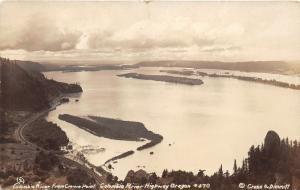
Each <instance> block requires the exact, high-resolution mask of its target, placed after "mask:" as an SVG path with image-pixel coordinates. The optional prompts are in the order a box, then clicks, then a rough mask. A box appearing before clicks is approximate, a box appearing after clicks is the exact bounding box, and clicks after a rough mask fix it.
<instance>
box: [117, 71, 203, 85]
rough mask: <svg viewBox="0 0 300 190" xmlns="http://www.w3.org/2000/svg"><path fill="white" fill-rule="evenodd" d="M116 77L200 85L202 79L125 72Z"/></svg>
mask: <svg viewBox="0 0 300 190" xmlns="http://www.w3.org/2000/svg"><path fill="white" fill-rule="evenodd" d="M117 76H118V77H125V78H134V79H141V80H153V81H161V82H168V83H178V84H185V85H202V84H203V81H202V80H200V79H191V78H186V77H174V76H168V75H144V74H139V73H126V74H121V75H117Z"/></svg>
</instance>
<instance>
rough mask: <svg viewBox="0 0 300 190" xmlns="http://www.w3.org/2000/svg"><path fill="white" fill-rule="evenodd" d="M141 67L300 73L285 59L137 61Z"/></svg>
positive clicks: (297, 68) (299, 69) (295, 66)
mask: <svg viewBox="0 0 300 190" xmlns="http://www.w3.org/2000/svg"><path fill="white" fill-rule="evenodd" d="M136 66H140V67H189V68H195V69H224V70H236V71H244V72H264V73H279V74H300V67H299V66H297V65H296V64H292V63H287V62H283V61H248V62H221V61H144V62H140V63H137V64H136Z"/></svg>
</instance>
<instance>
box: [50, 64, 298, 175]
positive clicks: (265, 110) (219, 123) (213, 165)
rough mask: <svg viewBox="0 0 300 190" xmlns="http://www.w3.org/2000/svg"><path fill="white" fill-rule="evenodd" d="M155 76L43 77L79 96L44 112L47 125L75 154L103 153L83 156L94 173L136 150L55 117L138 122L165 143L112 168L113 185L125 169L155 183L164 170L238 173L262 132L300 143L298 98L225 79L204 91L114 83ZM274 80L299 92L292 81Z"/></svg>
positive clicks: (273, 88)
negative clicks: (88, 149)
mask: <svg viewBox="0 0 300 190" xmlns="http://www.w3.org/2000/svg"><path fill="white" fill-rule="evenodd" d="M159 69H161V68H156V69H153V68H140V69H135V70H132V71H97V72H69V73H62V72H48V73H45V75H46V76H47V77H48V78H53V79H55V80H58V81H62V82H68V83H73V82H79V83H80V85H81V86H82V87H83V91H84V92H83V93H82V94H81V95H80V96H79V97H74V98H71V101H70V102H69V103H67V104H63V105H61V106H58V107H57V109H56V110H54V111H52V112H50V113H49V115H48V117H47V119H48V120H49V121H52V122H55V123H57V124H58V125H59V126H60V127H61V128H62V129H63V130H64V131H65V132H66V133H67V136H68V137H69V139H70V140H71V141H72V142H73V143H74V147H75V148H76V149H79V150H80V148H82V147H83V146H85V145H92V146H94V147H102V148H105V149H106V150H105V151H103V152H98V153H94V154H86V157H87V159H88V160H89V161H90V162H91V163H93V164H95V165H97V166H99V165H102V164H103V163H104V162H105V161H106V160H108V159H109V158H111V157H113V156H117V155H119V154H121V153H123V152H126V151H128V150H135V149H136V148H137V147H138V146H140V145H141V144H143V143H142V142H130V141H119V140H110V139H106V138H100V137H97V136H94V135H92V134H90V133H88V132H86V131H84V130H82V129H80V128H78V127H76V126H74V125H72V124H69V123H66V122H64V121H61V120H59V119H58V115H59V114H63V113H67V114H72V115H77V116H87V115H93V116H104V117H109V118H119V119H122V120H131V121H139V122H142V123H144V124H145V126H146V128H148V129H149V130H152V131H154V132H155V133H159V134H161V135H162V136H163V137H164V140H163V141H162V142H161V143H160V144H158V145H156V146H154V147H152V148H150V149H146V150H143V151H140V152H138V151H135V154H134V155H132V156H129V157H127V158H124V159H121V160H118V162H117V163H113V164H112V165H113V168H114V169H113V170H111V172H112V173H113V174H114V175H117V176H118V177H119V178H124V177H125V176H126V174H127V172H128V171H129V170H131V169H133V170H138V169H144V170H146V171H149V172H156V173H157V174H159V175H160V174H161V172H162V171H163V169H168V170H172V169H173V170H179V169H181V170H186V171H193V172H197V171H198V170H199V169H205V170H206V173H207V174H212V172H215V171H217V170H218V168H219V167H220V165H221V164H223V170H229V171H231V170H232V167H233V162H234V159H237V162H238V165H241V161H242V159H243V158H245V157H246V156H247V153H248V150H249V148H250V146H251V145H260V144H261V143H262V142H263V140H264V137H265V135H266V133H267V131H268V130H274V131H276V132H277V133H278V134H279V135H280V137H281V138H283V137H289V139H297V140H300V91H299V90H298V91H297V90H292V89H286V88H281V87H276V86H270V85H264V84H259V83H255V82H247V81H240V80H237V79H229V78H208V77H203V78H201V77H200V78H201V79H202V80H203V81H204V84H203V85H201V86H188V85H181V84H170V83H165V82H157V81H146V80H138V79H128V78H121V77H117V76H116V75H117V74H120V73H127V72H138V73H158V70H159ZM160 74H162V73H160ZM257 75H259V76H265V77H266V78H270V76H271V77H272V76H273V75H269V74H257ZM274 77H275V78H276V77H278V76H276V75H274ZM281 77H282V78H283V80H291V81H292V82H294V83H299V84H300V78H299V76H298V77H297V76H295V77H288V76H281ZM75 99H79V102H75ZM151 151H153V152H154V154H153V155H150V154H149V153H150V152H151Z"/></svg>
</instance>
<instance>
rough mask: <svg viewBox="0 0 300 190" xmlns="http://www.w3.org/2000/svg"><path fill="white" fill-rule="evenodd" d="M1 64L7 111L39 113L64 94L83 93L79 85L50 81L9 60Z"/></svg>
mask: <svg viewBox="0 0 300 190" xmlns="http://www.w3.org/2000/svg"><path fill="white" fill-rule="evenodd" d="M0 62H1V67H0V68H1V72H0V73H1V74H0V76H1V91H0V92H1V95H2V96H1V100H2V107H3V108H5V109H6V110H28V111H38V110H42V109H44V108H47V107H49V104H50V101H52V100H53V99H54V98H56V97H58V96H59V95H60V94H62V93H76V92H82V88H81V87H80V86H79V85H77V84H66V83H61V82H57V81H54V80H49V79H47V78H45V76H44V75H43V74H42V73H40V72H38V71H30V70H24V69H23V68H21V67H20V66H19V65H18V64H16V63H12V62H11V61H9V60H8V59H3V58H1V59H0Z"/></svg>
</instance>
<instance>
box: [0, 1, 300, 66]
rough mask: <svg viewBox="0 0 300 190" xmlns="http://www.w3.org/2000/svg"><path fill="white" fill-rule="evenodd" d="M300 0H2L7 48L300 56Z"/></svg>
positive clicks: (12, 54) (1, 51)
mask: <svg viewBox="0 0 300 190" xmlns="http://www.w3.org/2000/svg"><path fill="white" fill-rule="evenodd" d="M299 18H300V3H297V2H207V1H205V2H204V1H202V2H199V1H198V2H197V1H157V0H153V1H150V2H149V3H145V2H143V1H125V2H120V1H119V2H116V1H115V2H112V1H111V2H108V1H104V2H103V1H102V2H101V1H89V2H83V1H23V2H20V1H8V0H7V1H2V2H1V4H0V56H3V57H9V58H11V59H21V60H34V61H49V62H50V61H55V60H62V61H63V60H79V61H125V62H126V61H127V62H137V61H143V60H218V61H258V60H283V61H287V60H300V35H299V34H300V19H299Z"/></svg>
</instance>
